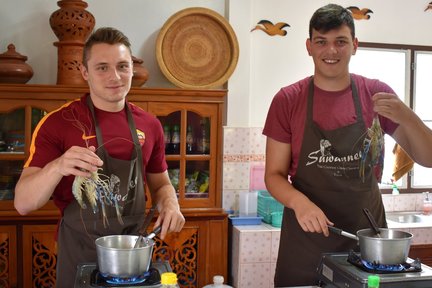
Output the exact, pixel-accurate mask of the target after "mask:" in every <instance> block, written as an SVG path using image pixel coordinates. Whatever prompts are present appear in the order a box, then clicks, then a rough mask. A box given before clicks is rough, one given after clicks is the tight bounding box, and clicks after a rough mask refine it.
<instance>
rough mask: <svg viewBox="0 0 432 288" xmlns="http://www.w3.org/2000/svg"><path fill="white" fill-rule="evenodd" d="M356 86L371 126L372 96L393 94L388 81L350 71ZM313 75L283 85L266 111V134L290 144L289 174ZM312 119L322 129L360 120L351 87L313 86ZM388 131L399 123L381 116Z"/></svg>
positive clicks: (292, 172)
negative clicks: (336, 89)
mask: <svg viewBox="0 0 432 288" xmlns="http://www.w3.org/2000/svg"><path fill="white" fill-rule="evenodd" d="M351 76H352V78H353V79H354V81H355V84H356V86H357V90H358V94H359V97H360V103H361V108H362V112H363V119H364V121H365V126H366V127H370V126H371V124H372V120H373V117H374V115H375V112H374V111H373V103H372V96H373V95H374V94H376V93H378V92H387V93H394V91H393V90H392V89H391V88H390V87H389V86H388V85H387V84H385V83H383V82H380V81H379V80H376V79H368V78H366V77H363V76H360V75H356V74H351ZM309 81H310V77H307V78H305V79H302V80H300V81H298V82H296V83H294V84H292V85H289V86H286V87H283V88H282V89H281V90H279V92H278V93H277V94H276V95H275V97H274V98H273V101H272V103H271V105H270V109H269V111H268V114H267V119H266V123H265V125H264V130H263V134H264V135H266V136H267V137H270V138H272V139H274V140H277V141H279V142H283V143H289V144H291V149H292V150H291V165H290V170H289V175H290V176H294V175H295V172H296V171H297V166H298V161H299V157H300V149H301V145H302V142H303V132H304V128H305V120H306V109H307V96H308V92H309ZM314 90H315V91H314V103H313V120H314V121H315V123H317V124H318V126H319V127H320V128H321V129H324V130H332V129H336V128H339V127H343V126H347V125H349V124H352V123H355V122H356V120H357V117H356V113H355V108H354V102H353V98H352V92H351V86H348V87H347V88H346V89H344V90H342V91H324V90H322V89H320V88H318V87H317V86H315V88H314ZM380 123H381V127H382V129H383V130H384V132H385V133H386V134H389V135H391V134H393V132H394V131H395V130H396V128H397V127H398V124H396V123H394V122H392V121H391V120H389V119H387V118H384V117H381V116H380Z"/></svg>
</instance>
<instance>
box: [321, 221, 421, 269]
mask: <svg viewBox="0 0 432 288" xmlns="http://www.w3.org/2000/svg"><path fill="white" fill-rule="evenodd" d="M328 228H329V230H330V231H331V232H333V233H336V234H338V235H342V236H345V237H348V238H351V239H353V240H356V241H358V243H359V246H360V255H361V258H362V259H363V260H366V261H368V262H371V263H379V264H385V265H395V264H401V263H405V261H406V259H407V257H408V253H409V249H410V243H411V239H412V237H413V235H412V234H411V233H408V232H405V231H399V230H393V229H387V228H379V234H377V233H376V231H375V230H374V229H370V228H367V229H362V230H359V231H357V236H356V235H354V234H351V233H348V232H346V231H343V230H341V229H339V228H336V227H333V226H328Z"/></svg>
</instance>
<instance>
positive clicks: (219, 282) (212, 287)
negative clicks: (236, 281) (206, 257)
mask: <svg viewBox="0 0 432 288" xmlns="http://www.w3.org/2000/svg"><path fill="white" fill-rule="evenodd" d="M223 282H224V277H223V276H220V275H216V276H213V284H209V285H206V286H204V287H203V288H216V287H217V288H233V287H232V286H229V285H226V284H223Z"/></svg>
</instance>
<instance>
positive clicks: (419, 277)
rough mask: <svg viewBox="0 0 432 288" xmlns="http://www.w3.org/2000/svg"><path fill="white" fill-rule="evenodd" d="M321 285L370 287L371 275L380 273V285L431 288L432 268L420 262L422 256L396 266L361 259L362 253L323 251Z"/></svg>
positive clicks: (320, 266)
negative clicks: (360, 254)
mask: <svg viewBox="0 0 432 288" xmlns="http://www.w3.org/2000/svg"><path fill="white" fill-rule="evenodd" d="M318 272H319V279H320V287H326V288H346V287H349V288H363V287H364V288H367V279H368V276H369V275H379V277H380V286H379V287H380V288H384V287H391V288H407V287H410V288H430V287H432V268H431V267H429V266H427V265H424V264H421V262H420V260H419V259H416V260H412V259H408V260H407V262H406V263H401V264H397V265H379V264H376V263H368V262H366V261H364V260H362V259H361V258H360V256H359V254H357V253H355V252H353V251H351V252H349V253H327V254H323V256H322V259H321V263H320V265H319V267H318Z"/></svg>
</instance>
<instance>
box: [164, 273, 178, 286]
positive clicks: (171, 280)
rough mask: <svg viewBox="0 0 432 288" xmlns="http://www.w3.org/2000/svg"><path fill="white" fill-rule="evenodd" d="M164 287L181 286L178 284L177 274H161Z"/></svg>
mask: <svg viewBox="0 0 432 288" xmlns="http://www.w3.org/2000/svg"><path fill="white" fill-rule="evenodd" d="M161 286H162V288H179V287H180V286H178V284H177V275H176V274H175V273H173V272H164V273H162V274H161Z"/></svg>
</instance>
